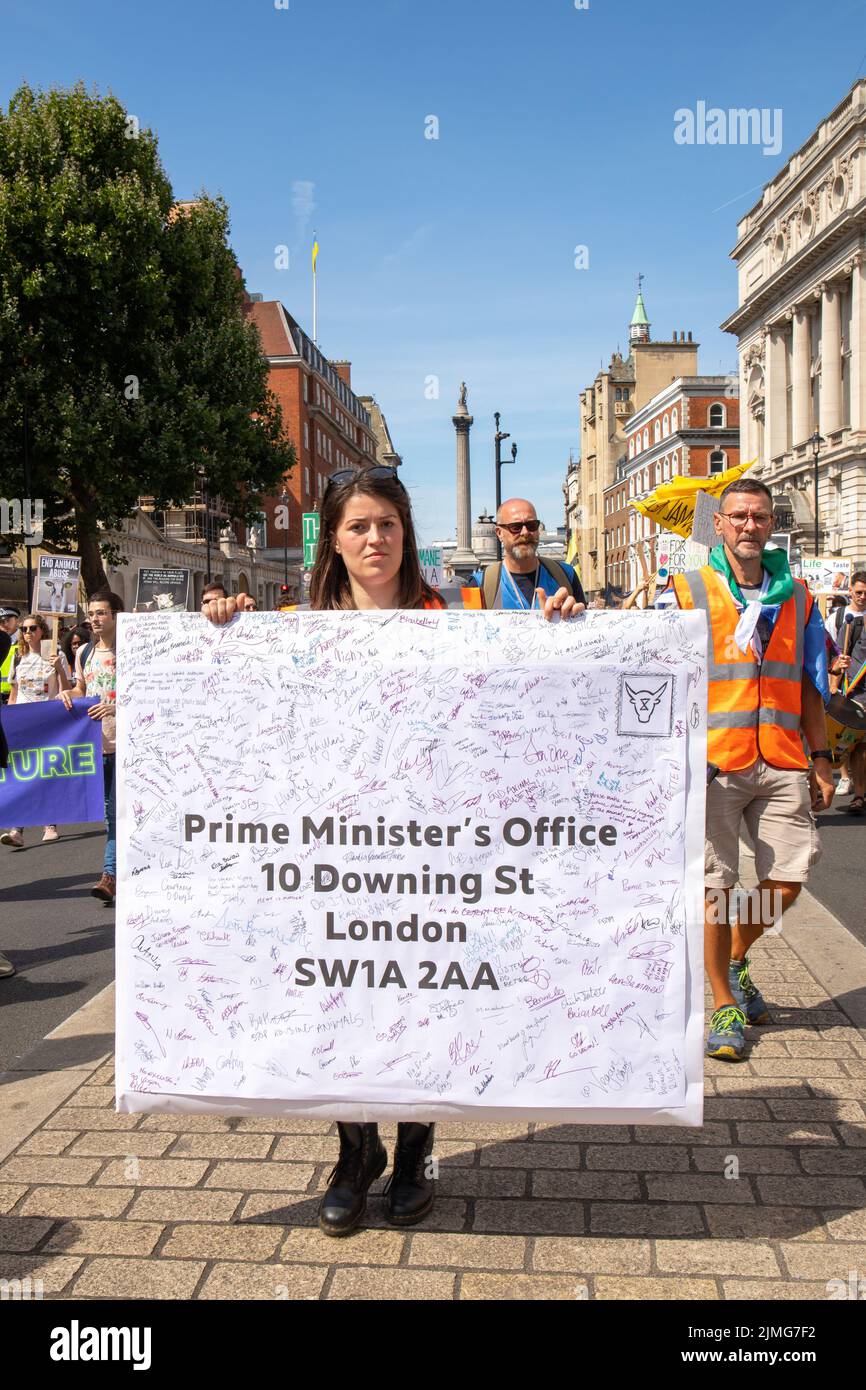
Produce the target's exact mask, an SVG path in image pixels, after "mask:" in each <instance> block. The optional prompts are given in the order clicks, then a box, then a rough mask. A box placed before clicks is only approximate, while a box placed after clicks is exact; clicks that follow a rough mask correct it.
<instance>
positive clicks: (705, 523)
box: [691, 492, 722, 550]
mask: <svg viewBox="0 0 866 1390" xmlns="http://www.w3.org/2000/svg"><path fill="white" fill-rule="evenodd" d="M721 505H722V504H721V501H720V499H719V498H718V497H711V496H710V494H709V493H708V492H698V493H696V494H695V515H694V520H693V521H692V534H691V539H692V540H693V541H695V542H696V544H698V545H705V546H707V547H708V549H710V550H712V548H713V546H716V545H718V544H719V538H718V536H717V535H716V527H715V523H714V521H713V517H714V516H715V514H716V512H717V511H718V510H719V508H720V507H721Z"/></svg>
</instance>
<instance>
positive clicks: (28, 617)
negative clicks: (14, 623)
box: [18, 613, 51, 656]
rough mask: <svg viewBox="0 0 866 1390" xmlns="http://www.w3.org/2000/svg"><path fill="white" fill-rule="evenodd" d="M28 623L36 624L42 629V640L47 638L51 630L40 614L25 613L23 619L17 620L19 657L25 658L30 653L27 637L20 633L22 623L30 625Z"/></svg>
mask: <svg viewBox="0 0 866 1390" xmlns="http://www.w3.org/2000/svg"><path fill="white" fill-rule="evenodd" d="M30 622H33V623H38V624H39V626H40V628H41V629H42V636H43V638H45V637H47V636H48V635H49V633H50V632H51V628H50V627H49V626H48V621H47V619H46V618H43V616H42V614H41V613H25V614H24V617H23V618H19V620H18V655H19V656H27V655H28V654H29V652H30V643H29V642H28V641H27V636H26V634H25V633H23V632H22V631H21V628H22V627H23V625H24V623H30Z"/></svg>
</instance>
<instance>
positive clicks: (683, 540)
mask: <svg viewBox="0 0 866 1390" xmlns="http://www.w3.org/2000/svg"><path fill="white" fill-rule="evenodd" d="M709 553H710V552H709V551H708V549H707V547H706V546H705V545H699V544H698V542H697V541H693V540H690V539H689V538H688V537H687V536H678V535H677V534H676V532H674V531H661V532H659V535H658V538H657V540H656V565H657V566H658V568H659V569H662V568H663V569H666V570H667V572H668V574H685V573H687V572H688V571H689V570H699V569H700V568H701V566H702V565H705V564H706V563H707V559H708V556H709Z"/></svg>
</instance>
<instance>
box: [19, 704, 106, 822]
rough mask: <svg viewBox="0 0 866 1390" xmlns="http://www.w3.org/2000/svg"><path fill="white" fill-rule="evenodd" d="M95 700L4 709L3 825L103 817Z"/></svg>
mask: <svg viewBox="0 0 866 1390" xmlns="http://www.w3.org/2000/svg"><path fill="white" fill-rule="evenodd" d="M96 703H97V701H96V700H93V699H91V700H74V701H73V704H72V709H71V710H67V709H65V708H64V706H63V704H62V703H61V701H60V700H43V701H41V702H39V703H37V704H32V705H4V707H3V732H4V734H5V735H6V742H7V743H8V745H9V766H8V767H6V768H0V825H3V826H14V825H22V826H23V825H72V824H74V823H75V822H79V821H100V820H103V819H104V816H105V799H104V790H103V788H104V783H103V774H102V725H101V723H100V722H99V720H98V719H91V718H90V716H89V715H88V713H87V711H88V709H89V708H90V706H91V705H94V704H96Z"/></svg>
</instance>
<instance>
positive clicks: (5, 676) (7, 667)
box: [0, 639, 18, 695]
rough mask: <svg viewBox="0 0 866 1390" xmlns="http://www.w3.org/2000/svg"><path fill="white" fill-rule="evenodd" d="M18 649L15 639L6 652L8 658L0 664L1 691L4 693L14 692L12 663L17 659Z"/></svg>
mask: <svg viewBox="0 0 866 1390" xmlns="http://www.w3.org/2000/svg"><path fill="white" fill-rule="evenodd" d="M17 651H18V643H17V642H16V641H15V640H14V639H13V641H12V646H11V647H10V648H9V650H8V652H7V653H6V660H5V661H4V662H3V665H2V666H0V691H2V693H3V694H4V695H9V694H11V693H12V665H13V662H14V661H15V653H16V652H17Z"/></svg>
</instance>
